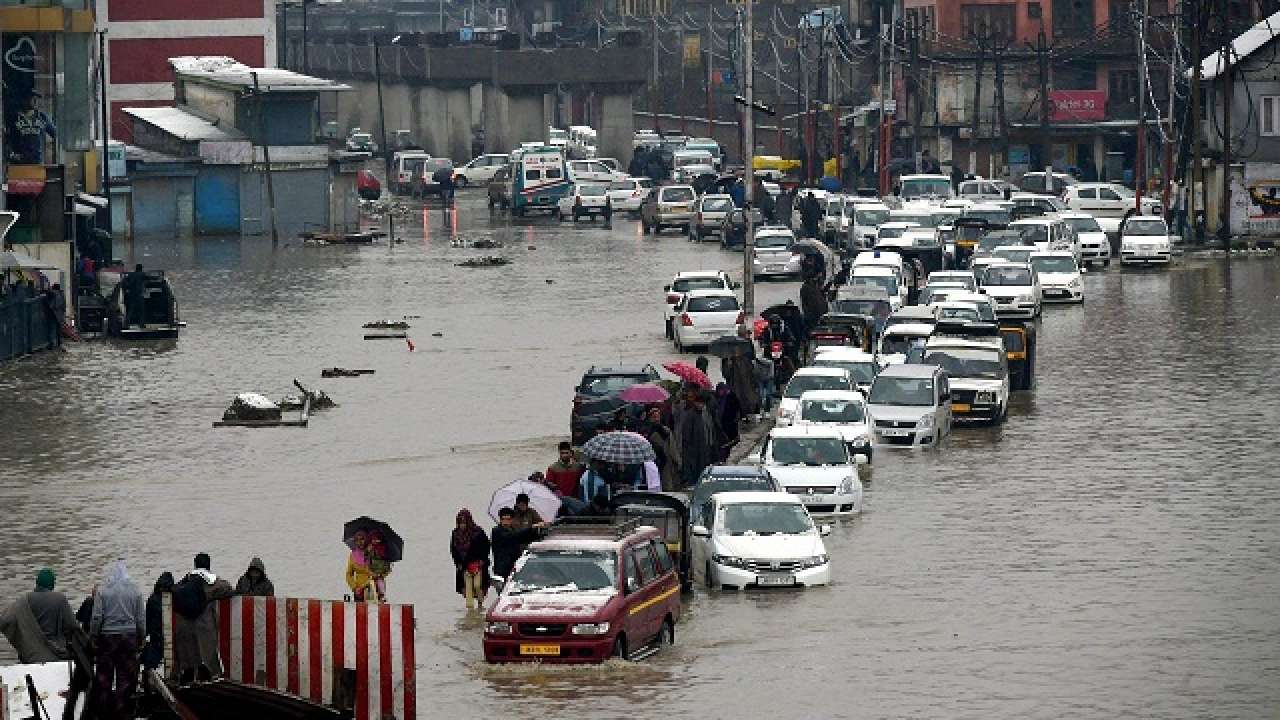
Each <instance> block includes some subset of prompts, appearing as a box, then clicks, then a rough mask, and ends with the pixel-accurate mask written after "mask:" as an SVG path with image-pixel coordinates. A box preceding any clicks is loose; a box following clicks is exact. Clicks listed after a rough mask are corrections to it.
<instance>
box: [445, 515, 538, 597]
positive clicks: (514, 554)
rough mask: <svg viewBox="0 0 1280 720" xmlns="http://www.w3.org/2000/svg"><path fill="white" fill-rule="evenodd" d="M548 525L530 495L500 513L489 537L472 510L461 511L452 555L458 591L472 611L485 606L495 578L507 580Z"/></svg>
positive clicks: (454, 531)
mask: <svg viewBox="0 0 1280 720" xmlns="http://www.w3.org/2000/svg"><path fill="white" fill-rule="evenodd" d="M547 524H548V523H547V521H546V520H543V519H542V516H541V515H539V514H538V511H537V510H535V509H533V508H531V507H530V506H529V496H528V495H518V496H516V503H515V506H514V507H504V508H502V509H501V510H499V511H498V524H497V525H494V527H493V529H492V530H491V531H490V532H489V534H487V535H486V534H485V532H484V530H482V529H481V528H480V526H479V525H477V524H476V521H475V519H474V518H473V517H472V516H471V511H470V510H467V509H466V508H463V509H462V510H459V511H458V515H457V517H456V518H455V522H454V528H453V532H452V533H451V534H450V536H449V554H450V556H452V558H453V565H454V568H455V572H454V585H455V589H456V591H457V593H458V594H459V595H462V596H463V598H465V601H466V605H467V609H468V610H473V609H476V608H479V607H483V605H484V599H485V596H487V595H488V594H489V588H490V587H491V585H492V583H493V577H494V576H495V575H496V576H497V577H499V578H502V579H504V580H505V579H506V578H507V576H509V575H510V574H511V571H512V569H513V568H514V567H515V564H516V560H517V559H519V557H520V553H522V552H524V549H525V548H526V547H528V546H529V543H531V542H533V541H534V540H537V539H538V536H539V535H540V533H541V532H542V531H543V529H544V528H546V527H547ZM490 556H492V561H490Z"/></svg>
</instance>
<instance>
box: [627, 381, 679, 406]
mask: <svg viewBox="0 0 1280 720" xmlns="http://www.w3.org/2000/svg"><path fill="white" fill-rule="evenodd" d="M618 397H619V398H621V399H622V400H623V401H624V402H629V403H637V404H649V403H660V402H666V400H667V398H669V397H671V393H669V392H667V391H666V389H664V388H661V387H658V386H657V385H654V384H652V383H639V384H637V385H632V386H631V387H629V388H627V389H625V390H623V391H622V392H621V393H619V394H618Z"/></svg>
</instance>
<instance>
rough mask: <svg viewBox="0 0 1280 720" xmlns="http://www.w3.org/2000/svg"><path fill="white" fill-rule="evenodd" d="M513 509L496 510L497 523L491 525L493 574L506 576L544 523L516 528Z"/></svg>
mask: <svg viewBox="0 0 1280 720" xmlns="http://www.w3.org/2000/svg"><path fill="white" fill-rule="evenodd" d="M514 520H515V511H514V510H512V509H511V508H509V507H504V508H502V509H501V510H499V511H498V524H497V525H494V526H493V532H492V538H493V539H492V540H491V541H490V546H491V547H492V548H493V574H494V575H497V576H498V577H500V578H504V579H505V578H506V577H507V575H509V574H511V569H512V568H513V567H515V564H516V560H518V559H519V558H520V553H522V552H524V549H525V547H526V546H528V544H529V543H531V542H533V541H534V540H537V539H538V535H540V534H541V530H542V528H544V527H546V525H547V524H546V523H538V524H537V525H533V526H532V527H526V528H518V527H516V526H515V525H514Z"/></svg>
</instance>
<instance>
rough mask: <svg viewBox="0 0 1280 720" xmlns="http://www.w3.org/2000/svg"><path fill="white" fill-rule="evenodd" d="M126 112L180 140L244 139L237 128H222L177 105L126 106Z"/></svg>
mask: <svg viewBox="0 0 1280 720" xmlns="http://www.w3.org/2000/svg"><path fill="white" fill-rule="evenodd" d="M124 112H125V114H127V115H129V116H131V117H135V118H138V119H139V120H141V121H143V122H145V123H147V124H148V125H153V126H155V127H156V128H158V129H159V130H161V131H163V132H165V133H168V134H169V135H172V136H174V137H176V138H178V139H180V140H190V141H200V140H244V139H245V136H244V135H243V134H242V133H240V132H239V131H238V130H236V129H235V128H222V127H218V126H217V125H215V124H213V123H211V122H209V121H208V120H206V119H204V118H203V117H200V116H199V115H196V114H194V113H192V112H189V111H187V110H184V109H182V108H177V107H138V108H124Z"/></svg>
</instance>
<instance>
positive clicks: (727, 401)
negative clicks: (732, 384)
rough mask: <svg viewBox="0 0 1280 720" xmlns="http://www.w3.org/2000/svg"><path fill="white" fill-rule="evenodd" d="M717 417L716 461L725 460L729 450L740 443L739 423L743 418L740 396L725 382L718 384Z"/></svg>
mask: <svg viewBox="0 0 1280 720" xmlns="http://www.w3.org/2000/svg"><path fill="white" fill-rule="evenodd" d="M716 419H717V421H718V422H717V423H716V424H717V425H718V427H719V430H720V432H719V437H718V442H717V446H716V462H724V461H725V460H727V459H728V458H729V452H730V451H731V450H733V446H734V445H737V444H738V437H739V433H738V423H739V421H741V420H742V406H741V405H740V404H739V403H738V397H737V396H736V395H734V394H733V393H732V392H730V391H729V386H728V385H727V384H725V383H720V384H719V385H716Z"/></svg>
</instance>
